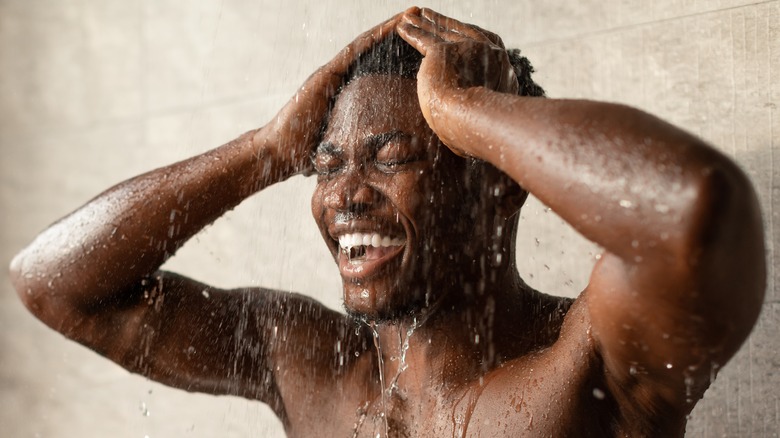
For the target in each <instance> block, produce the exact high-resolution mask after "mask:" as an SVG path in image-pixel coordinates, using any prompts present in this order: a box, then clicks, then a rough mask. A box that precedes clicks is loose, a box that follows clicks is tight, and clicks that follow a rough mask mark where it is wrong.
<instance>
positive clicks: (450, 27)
mask: <svg viewBox="0 0 780 438" xmlns="http://www.w3.org/2000/svg"><path fill="white" fill-rule="evenodd" d="M420 15H421V16H422V18H424V19H425V20H428V21H429V22H431V23H433V25H435V26H438V27H439V28H441V29H442V30H446V31H448V32H451V33H455V34H458V35H462V36H466V37H469V38H471V39H474V40H476V41H480V42H485V43H493V44H497V45H501V44H500V41H501V39H500V38H498V35H496V34H494V33H492V32H487V31H483V29H481V28H480V27H478V26H475V25H473V24H468V23H463V22H461V21H458V20H455V19H454V18H450V17H447V16H445V15H442V14H440V13H438V12H436V11H434V10H432V9H427V8H424V9H422V10H421V11H420ZM461 38H462V37H461ZM501 47H503V45H501Z"/></svg>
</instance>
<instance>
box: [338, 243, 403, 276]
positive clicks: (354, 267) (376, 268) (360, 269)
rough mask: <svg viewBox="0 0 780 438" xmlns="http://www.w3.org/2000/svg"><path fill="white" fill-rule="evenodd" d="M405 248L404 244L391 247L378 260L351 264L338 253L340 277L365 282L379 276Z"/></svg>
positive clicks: (342, 253) (345, 257) (341, 252)
mask: <svg viewBox="0 0 780 438" xmlns="http://www.w3.org/2000/svg"><path fill="white" fill-rule="evenodd" d="M405 248H406V244H405V243H404V244H403V245H399V246H397V247H393V249H392V250H390V251H388V252H387V254H385V255H383V256H382V257H380V258H378V259H373V260H366V261H363V262H362V263H359V264H357V263H353V262H350V261H349V257H348V256H347V254H345V253H344V252H343V251H339V255H338V265H339V271H340V272H341V276H342V277H343V278H346V279H350V280H353V281H360V280H366V279H369V278H371V277H374V276H376V275H377V274H379V273H380V272H381V271H382V270H383V268H384V267H385V266H387V265H388V263H390V262H391V261H392V260H393V259H395V258H396V257H399V255H400V254H401V253H403V251H404V249H405Z"/></svg>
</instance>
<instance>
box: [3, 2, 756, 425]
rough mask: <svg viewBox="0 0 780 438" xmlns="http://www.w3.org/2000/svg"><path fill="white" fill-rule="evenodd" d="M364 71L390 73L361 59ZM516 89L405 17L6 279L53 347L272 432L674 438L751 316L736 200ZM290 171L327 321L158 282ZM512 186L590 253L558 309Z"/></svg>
mask: <svg viewBox="0 0 780 438" xmlns="http://www.w3.org/2000/svg"><path fill="white" fill-rule="evenodd" d="M399 36H400V38H399ZM401 39H403V40H404V41H406V42H407V43H408V44H409V45H410V46H404V45H405V44H406V43H403V44H402V45H401V46H399V45H398V44H397V43H398V42H400V41H401ZM393 41H395V42H393ZM393 44H395V45H394V46H393ZM381 47H384V49H382V48H381ZM388 47H390V48H389V49H388ZM412 48H414V49H416V51H418V52H419V53H420V54H422V55H424V58H423V59H422V63H421V65H419V72H417V71H416V70H415V69H416V68H417V67H414V69H411V70H410V67H409V66H408V62H409V61H408V59H406V58H409V57H407V56H406V55H405V53H408V52H411V53H412V55H414V54H415V50H412ZM383 51H384V53H391V54H397V55H398V56H397V57H398V58H404V59H395V60H393V61H392V62H384V61H382V60H381V59H380V60H379V61H377V62H375V61H372V60H371V59H373V58H372V57H374V58H376V57H375V56H374V54H376V53H379V52H383ZM412 58H413V56H412ZM418 61H419V60H418ZM418 61H412V64H414V63H415V62H418ZM373 64H378V65H379V67H378V68H374V67H375V66H373V67H372V65H373ZM394 66H395V67H394ZM398 66H400V67H398ZM396 67H398V68H396ZM518 72H519V73H520V75H517V74H516V72H515V71H514V70H513V69H512V67H511V66H510V63H509V56H508V54H507V52H506V51H505V50H504V49H503V46H502V43H501V40H500V39H499V38H498V37H496V36H495V35H494V34H492V33H489V32H487V31H484V30H482V29H480V28H477V27H475V26H471V25H468V24H464V23H460V22H457V21H455V20H452V19H449V18H446V17H444V16H441V15H439V14H437V13H435V12H433V11H430V10H420V9H417V8H412V9H410V10H408V11H406V12H405V13H403V14H399V15H398V16H396V17H393V18H392V19H390V20H389V21H387V22H385V23H382V24H380V25H379V26H377V27H376V28H374V29H372V30H370V31H368V32H366V33H365V34H363V35H361V36H360V37H358V38H357V39H356V40H355V41H354V42H352V43H351V44H350V45H349V46H348V47H347V48H345V49H344V50H342V51H341V52H340V53H339V54H338V55H337V56H336V57H335V58H334V59H333V60H332V61H331V62H330V63H328V64H327V65H325V66H324V67H322V68H321V69H319V70H318V71H317V72H315V73H314V74H313V75H312V76H311V77H310V78H309V79H308V80H307V81H306V83H305V84H304V86H303V87H302V88H301V89H300V90H299V91H298V93H297V94H296V95H295V96H294V98H293V99H291V100H290V102H289V103H288V104H287V105H286V106H285V107H284V108H283V109H282V110H281V111H280V112H279V114H278V115H277V116H276V117H274V118H273V119H272V121H271V122H270V123H268V124H267V125H265V126H263V127H262V128H260V129H257V130H255V131H252V132H248V133H246V134H244V135H242V136H240V137H239V138H238V139H236V140H234V141H232V142H230V143H228V144H226V145H224V146H221V147H219V148H216V149H214V150H211V151H209V152H207V153H205V154H202V155H199V156H195V157H193V158H190V159H188V160H185V161H182V162H179V163H176V164H173V165H171V166H168V167H164V168H161V169H157V170H154V171H151V172H149V173H146V174H143V175H140V176H138V177H135V178H133V179H130V180H128V181H126V182H123V183H121V184H119V185H117V186H115V187H113V188H111V189H109V190H107V191H106V192H104V193H103V194H101V195H99V196H98V197H96V198H95V199H93V200H92V201H90V202H89V203H87V204H86V205H85V206H84V207H82V208H81V209H79V210H77V211H76V212H74V213H72V214H71V215H69V216H67V217H65V218H64V219H62V220H61V221H59V222H57V223H55V224H54V225H52V226H51V227H50V228H49V229H48V230H46V231H44V232H43V233H42V234H41V235H40V236H39V237H38V238H37V239H36V240H35V241H34V242H33V243H32V244H31V245H30V246H29V247H28V248H26V249H25V250H24V251H22V252H21V253H20V254H19V255H18V256H17V257H16V258H15V259H14V261H13V262H12V265H11V272H12V275H11V276H12V279H13V282H14V285H15V286H16V288H17V290H18V292H19V296H20V297H21V298H22V300H23V301H24V303H25V304H26V305H27V307H28V308H29V309H30V310H31V311H32V312H33V313H34V314H35V315H36V316H37V317H39V318H40V319H41V320H43V321H44V322H45V323H46V324H48V325H49V326H51V327H53V328H54V329H56V330H59V331H60V332H62V333H63V334H65V335H66V336H68V337H69V338H71V339H73V340H75V341H78V342H80V343H82V344H84V345H86V346H88V347H90V348H92V349H93V350H95V351H97V352H98V353H100V354H102V355H104V356H106V357H108V358H109V359H111V360H113V361H115V362H117V363H118V364H120V365H121V366H123V367H125V368H127V369H128V370H130V371H132V372H135V373H140V374H143V375H145V376H148V377H149V378H151V379H154V380H157V381H159V382H162V383H164V384H167V385H171V386H175V387H178V388H183V389H186V390H189V391H202V392H207V393H211V394H233V395H238V396H242V397H246V398H249V399H254V400H260V401H262V402H264V403H267V404H268V405H269V406H270V407H271V408H272V409H273V410H274V412H275V413H276V414H277V415H278V416H279V418H280V419H281V421H282V423H283V424H284V426H285V428H286V431H287V434H288V435H289V436H296V437H311V436H327V437H349V436H361V437H362V436H366V437H367V436H370V437H375V436H529V437H539V436H552V437H576V436H594V437H607V436H621V437H622V436H630V437H638V436H652V437H672V436H682V435H683V434H684V430H685V424H686V415H687V414H688V413H689V412H690V411H691V410H692V409H693V406H694V404H695V403H696V401H697V400H699V399H700V398H701V396H702V394H703V393H704V391H705V389H706V388H707V387H708V385H709V384H710V383H711V381H712V379H713V378H714V376H715V374H716V373H717V371H718V370H719V368H720V367H722V366H723V365H724V364H725V363H726V362H727V361H728V359H729V358H730V357H731V356H732V355H733V354H734V353H735V352H736V351H737V349H738V348H739V346H740V344H741V343H742V342H743V341H744V340H745V338H746V337H747V336H748V334H749V332H750V330H751V328H752V326H753V324H754V323H755V321H756V318H757V316H758V313H759V310H760V307H761V303H762V299H763V293H764V287H765V261H764V248H763V236H762V224H761V215H760V211H759V206H758V203H757V200H756V196H755V194H754V191H753V189H752V187H751V185H750V183H749V182H748V179H747V178H746V177H745V175H744V174H743V173H742V172H741V171H740V170H739V169H738V168H737V166H735V164H734V163H732V162H731V161H730V160H729V159H727V158H726V157H724V156H723V155H721V154H720V153H718V152H717V151H715V150H714V149H712V148H711V147H709V146H707V145H706V144H704V143H703V142H702V141H701V140H700V139H697V138H695V137H694V136H692V135H690V134H688V133H685V132H683V131H681V130H680V129H678V128H676V127H674V126H671V125H669V124H667V123H665V122H663V121H661V120H659V119H657V118H655V117H653V116H651V115H648V114H645V113H643V112H641V111H638V110H636V109H633V108H629V107H625V106H622V105H616V104H609V103H601V102H591V101H582V100H558V99H544V98H539V97H528V96H526V95H527V94H529V93H530V94H534V91H537V92H538V91H539V89H538V88H535V87H534V86H533V84H532V83H531V82H528V81H529V80H528V78H527V73H528V66H526V68H525V71H521V70H518ZM518 76H521V77H523V76H525V77H524V78H523V80H522V81H518ZM415 77H416V79H415ZM344 82H346V85H344V86H343V87H342V84H343V83H344ZM518 91H521V93H520V94H521V95H518ZM537 94H538V93H537ZM453 152H454V153H453ZM458 156H460V157H458ZM461 157H468V158H461ZM313 172H316V174H317V187H316V190H315V192H314V195H313V197H312V211H313V214H314V217H315V219H316V221H317V223H318V225H319V227H320V230H321V232H322V235H323V237H324V239H325V242H326V244H327V246H328V248H329V249H330V251H331V252H332V254H333V257H334V259H335V260H336V263H337V264H338V268H339V271H340V273H341V277H342V278H343V284H344V291H343V292H344V305H345V308H346V310H347V315H344V314H341V313H338V312H334V311H331V310H329V309H327V308H325V307H323V306H322V305H321V304H319V303H317V302H315V301H313V300H311V299H309V298H307V297H303V296H300V295H295V294H290V293H285V292H281V291H274V290H267V289H258V288H248V289H237V290H217V289H215V288H213V287H209V286H206V285H203V284H199V283H197V282H195V281H193V280H191V279H189V278H185V277H183V276H180V275H176V274H173V273H169V272H161V271H158V268H159V266H160V265H161V264H162V263H163V262H164V261H165V260H166V259H167V258H169V257H170V256H171V255H173V254H174V253H175V252H176V250H177V249H178V248H179V247H180V246H182V245H183V244H184V243H185V242H186V241H187V240H188V239H189V238H191V237H192V236H193V235H195V234H196V233H197V232H198V231H199V230H201V229H202V228H203V227H204V226H206V225H208V224H209V223H211V222H212V221H214V220H216V219H217V218H218V217H220V216H221V215H222V214H223V213H225V212H226V211H227V210H229V209H231V208H233V207H234V206H236V205H237V204H238V203H240V202H241V201H242V200H243V199H245V198H246V197H248V196H250V195H252V194H254V193H256V192H257V191H259V190H262V189H263V188H265V187H267V186H269V185H271V184H274V183H277V182H280V181H284V180H285V179H287V178H289V177H290V176H292V175H295V174H299V173H306V174H310V173H313ZM518 184H519V185H518ZM520 186H522V187H523V188H525V189H526V190H528V191H529V192H530V193H533V194H534V195H535V196H537V197H538V198H539V199H540V200H541V201H542V202H544V203H545V204H547V205H548V206H549V207H551V208H552V209H553V210H554V211H556V212H557V213H558V214H559V215H560V216H561V217H563V218H564V219H565V220H566V221H568V222H569V223H570V224H572V225H573V226H574V227H575V228H576V229H577V230H579V232H581V233H582V234H583V235H584V236H585V237H587V238H588V239H590V240H592V241H594V242H596V243H597V244H599V245H600V246H601V247H603V250H604V252H603V255H602V256H601V257H600V258H599V260H598V262H597V263H596V266H595V268H594V270H593V274H592V276H591V279H590V282H589V284H588V286H587V288H586V290H585V291H583V292H582V294H581V295H580V296H579V297H578V298H577V299H576V300H574V301H571V300H568V299H564V298H558V297H553V296H548V295H544V294H542V293H539V292H536V291H534V290H533V289H531V288H530V287H529V286H527V285H526V284H525V283H523V281H522V280H521V279H520V277H519V275H518V273H517V270H516V268H515V260H514V259H515V248H514V243H515V230H516V226H517V215H516V212H517V210H518V209H519V208H520V206H521V205H522V202H523V200H524V198H525V194H526V192H525V191H523V190H522V189H520ZM204 291H205V293H204Z"/></svg>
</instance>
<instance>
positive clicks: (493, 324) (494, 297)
mask: <svg viewBox="0 0 780 438" xmlns="http://www.w3.org/2000/svg"><path fill="white" fill-rule="evenodd" d="M508 259H509V260H511V258H508ZM509 260H507V259H505V263H501V264H500V265H499V266H492V267H490V268H489V269H487V270H485V269H479V271H480V272H479V273H478V275H477V273H474V272H472V273H471V275H468V276H466V277H464V276H463V275H462V271H461V275H460V276H459V277H455V276H452V277H450V279H449V280H445V279H442V278H439V281H437V282H436V284H434V285H433V286H435V287H436V288H437V290H438V291H439V292H440V294H439V298H438V299H437V300H436V302H434V303H432V304H431V305H430V306H428V307H426V308H425V309H423V310H422V311H421V312H419V313H417V314H416V315H414V316H407V317H404V318H399V319H396V320H393V321H381V322H371V323H368V324H369V327H370V328H371V330H372V335H373V338H374V344H375V348H376V350H377V357H378V361H379V366H380V369H381V376H380V377H381V378H382V380H383V384H384V387H385V388H386V390H385V391H386V395H392V394H395V395H400V396H402V397H405V396H406V395H410V394H411V395H414V394H419V395H423V390H427V391H430V388H442V389H445V388H447V387H450V385H449V383H450V382H454V381H457V382H463V381H469V380H473V379H476V378H479V376H481V375H482V374H484V373H485V372H486V371H489V370H491V369H493V368H495V367H496V366H498V365H499V364H500V363H501V362H502V359H503V358H504V353H505V351H506V349H505V348H504V345H503V343H505V342H506V340H507V339H514V338H515V337H514V336H509V337H507V335H506V333H507V332H509V333H513V332H514V333H519V332H522V328H521V324H519V323H518V322H517V320H518V318H520V319H523V317H522V315H523V314H524V312H525V310H524V309H525V307H527V306H524V305H523V302H524V300H525V297H526V295H527V292H528V290H527V288H526V286H525V285H524V283H523V282H522V280H521V279H520V277H519V275H518V274H517V270H516V268H515V266H514V265H513V264H510V263H508V261H509ZM453 279H458V280H457V281H453ZM464 280H465V281H464ZM432 281H436V280H432ZM507 309H510V310H511V311H510V312H507V311H506V310H507ZM509 315H511V318H508V317H507V316H509ZM494 333H502V335H501V338H497V337H494Z"/></svg>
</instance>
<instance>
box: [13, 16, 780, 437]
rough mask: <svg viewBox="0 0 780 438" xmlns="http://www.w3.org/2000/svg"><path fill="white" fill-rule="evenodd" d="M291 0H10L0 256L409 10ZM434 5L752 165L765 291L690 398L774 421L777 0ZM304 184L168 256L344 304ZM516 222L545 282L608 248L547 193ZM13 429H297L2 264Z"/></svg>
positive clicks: (271, 101) (262, 106) (774, 425)
mask: <svg viewBox="0 0 780 438" xmlns="http://www.w3.org/2000/svg"><path fill="white" fill-rule="evenodd" d="M283 3H292V2H281V1H280V2H276V3H271V2H269V1H258V0H197V1H190V2H180V1H173V0H138V1H124V0H121V1H120V0H110V1H108V0H106V1H87V0H69V1H61V0H60V1H58V0H39V1H30V0H0V146H1V147H2V160H0V182H1V185H0V262H2V263H3V264H7V263H8V261H9V260H10V258H11V257H12V255H13V254H14V253H15V252H16V251H18V250H19V249H20V248H21V247H23V246H24V245H25V244H26V243H27V242H29V241H30V240H31V239H32V238H33V237H34V236H35V234H36V233H37V232H39V231H40V230H41V229H43V228H44V227H45V226H47V225H48V224H49V223H51V222H52V221H54V220H55V219H57V218H59V217H60V216H62V215H64V214H66V213H67V212H69V211H71V210H72V209H74V208H75V207H77V206H79V205H81V204H82V203H83V202H86V201H87V200H88V199H90V198H91V197H92V196H94V195H95V194H97V193H99V192H100V191H101V190H103V189H104V188H106V187H108V186H110V185H112V184H114V183H117V182H119V181H121V180H123V179H125V178H128V177H130V176H133V175H135V174H137V173H140V172H143V171H145V170H148V169H151V168H153V167H157V166H161V165H164V164H167V163H170V162H172V161H175V160H178V159H182V158H185V157H187V156H190V155H192V154H195V153H198V152H201V151H204V150H206V149H208V148H211V147H214V146H217V145H219V144H222V143H224V142H226V141H228V140H230V139H231V138H233V137H235V136H237V135H238V134H240V133H242V132H244V131H246V130H249V129H252V128H255V127H257V126H259V125H260V124H262V123H264V122H265V121H267V120H268V119H269V118H270V117H272V116H273V115H274V113H275V111H276V109H278V108H279V107H280V106H281V105H282V104H283V102H284V101H285V100H286V99H287V98H288V97H289V96H290V95H291V94H292V93H293V91H294V90H295V88H296V87H297V86H298V85H299V84H300V83H301V82H302V81H303V80H304V79H305V78H306V76H308V74H309V73H311V71H313V70H314V69H315V68H316V67H317V66H318V65H320V64H322V63H324V62H326V61H327V60H328V59H329V58H330V57H331V56H332V55H333V54H335V52H336V51H337V50H338V49H339V48H341V47H342V46H343V45H345V44H346V43H348V42H349V41H350V40H351V39H352V37H354V36H355V35H357V34H358V33H359V32H361V31H362V30H364V29H366V28H369V27H371V26H372V25H373V24H375V23H377V22H379V21H381V20H383V19H385V18H387V17H389V16H390V15H392V14H393V13H395V12H398V11H400V10H402V9H404V8H406V7H407V6H408V4H405V3H399V2H394V1H393V2H390V1H381V2H370V3H369V2H360V1H351V2H346V1H337V0H321V1H318V2H297V3H294V4H284V5H283ZM428 6H431V7H433V8H435V9H438V10H440V11H441V12H444V13H445V14H448V15H451V16H453V17H456V18H459V19H462V20H464V21H468V22H473V23H476V24H479V25H481V26H483V27H485V28H488V29H491V30H494V31H496V32H497V33H499V34H500V35H502V36H503V38H504V41H505V42H506V43H507V45H508V46H511V47H520V48H521V49H523V51H524V52H525V53H526V54H527V55H528V56H529V57H530V58H531V60H532V61H533V62H534V64H535V66H536V68H537V70H538V73H537V76H536V77H537V79H538V81H539V82H540V83H542V84H543V85H544V86H545V88H546V89H547V91H548V94H549V95H550V96H551V97H582V98H592V99H602V100H610V101H618V102H623V103H627V104H630V105H634V106H637V107H640V108H642V109H645V110H647V111H650V112H652V113H655V114H657V115H659V116H661V117H663V118H666V119H668V120H669V121H671V122H673V123H675V124H678V125H680V126H683V127H684V128H686V129H688V130H690V131H692V132H694V133H696V134H698V135H700V136H701V137H703V138H704V139H706V140H708V141H710V142H711V143H712V144H714V145H715V146H716V147H718V148H719V149H721V150H722V151H724V152H725V153H726V154H728V155H730V156H732V157H733V158H734V159H735V160H737V161H738V162H739V163H740V164H741V165H742V166H743V167H744V168H745V170H746V171H747V172H748V174H749V175H750V176H751V177H752V179H753V182H754V184H755V186H756V188H757V190H758V192H759V195H760V197H761V200H762V202H763V206H764V214H765V224H766V236H767V248H768V255H767V256H768V258H769V261H770V265H771V269H770V278H769V289H768V293H767V301H766V305H765V308H764V312H763V315H762V317H761V320H760V321H759V323H758V326H757V327H756V329H755V330H754V333H753V334H752V335H751V337H750V339H749V341H748V342H747V343H746V344H745V345H744V347H743V348H742V350H741V351H740V353H739V354H738V355H737V357H736V358H735V359H733V360H732V362H731V363H730V364H728V365H727V367H726V368H725V369H724V371H723V372H722V373H721V375H720V377H719V378H718V380H717V381H716V383H715V384H714V385H713V387H712V388H711V389H710V390H709V391H708V392H707V394H706V396H705V398H704V400H703V401H702V402H701V403H700V404H699V406H697V408H696V409H695V410H694V412H693V415H692V419H691V421H690V424H689V427H688V436H692V437H721V436H727V437H746V436H751V437H763V436H778V429H780V413H779V411H778V409H779V408H778V405H779V403H780V401H779V400H778V398H779V397H780V369H778V365H779V363H780V354H778V353H777V351H778V349H780V348H779V347H780V341H778V339H777V333H778V331H779V329H780V292H779V291H778V290H777V280H778V275H780V274H779V273H778V270H777V269H776V265H777V263H776V261H775V248H776V247H777V246H778V245H777V244H779V243H780V228H779V227H780V218H777V217H776V213H775V212H774V210H773V205H774V204H775V203H777V201H778V193H779V192H778V184H779V182H778V181H780V174H779V173H780V151H778V150H777V148H778V139H777V138H778V135H780V134H779V133H780V116H779V115H778V108H777V107H778V105H780V1H777V0H775V1H763V2H762V1H749V0H669V1H654V2H646V1H642V0H601V1H596V0H581V1H577V2H574V1H563V0H557V1H545V2H541V1H527V0H522V1H521V0H500V1H499V0H494V1H485V2H477V1H454V0H453V1H434V2H431V3H429V4H428ZM776 155H777V156H776ZM775 164H778V166H777V167H775ZM311 188H312V181H310V180H306V179H303V178H300V179H295V180H292V181H290V182H286V183H284V184H280V185H278V186H275V187H272V188H271V189H269V190H267V191H265V192H263V193H262V194H260V195H258V196H256V197H254V198H252V199H250V200H249V201H247V202H246V203H244V204H242V205H241V206H240V207H239V208H237V209H236V210H235V211H234V212H231V213H230V214H229V215H228V216H227V217H226V218H225V219H222V220H220V221H218V222H217V223H216V224H214V225H213V226H211V227H210V228H209V229H208V230H207V231H206V232H205V233H203V234H201V235H199V236H198V237H196V238H195V239H194V241H193V242H192V243H191V244H189V245H188V246H186V247H185V248H184V249H183V250H182V251H181V252H180V254H179V255H177V257H175V258H174V259H173V260H172V261H171V262H170V263H169V265H168V268H170V269H173V270H177V271H180V272H183V273H185V274H188V275H190V276H192V277H194V278H196V279H198V280H201V281H204V282H209V283H214V284H216V285H219V286H224V287H230V286H238V285H263V286H268V287H275V288H281V289H285V290H294V291H299V292H303V293H307V294H310V295H312V296H315V297H316V298H318V299H320V300H322V301H323V302H325V303H326V304H327V305H329V306H332V307H335V308H338V307H339V289H340V285H339V280H338V277H337V275H336V271H335V268H334V267H333V265H332V262H331V261H330V258H329V255H328V254H327V252H326V250H325V247H324V245H322V243H321V242H320V237H319V234H318V232H317V230H316V229H315V227H314V223H313V221H312V220H311V219H310V218H309V216H310V215H309V213H308V196H309V195H310V193H311ZM521 225H522V232H521V235H520V237H519V239H520V244H519V254H520V256H519V259H520V260H521V266H520V270H521V273H522V274H523V276H524V277H525V278H526V279H527V280H528V281H529V282H530V283H531V284H533V285H534V286H537V287H538V288H540V289H542V290H544V291H547V292H551V293H557V294H565V295H575V294H576V293H577V291H579V290H581V288H582V287H583V286H584V285H585V282H586V281H587V277H588V272H589V270H590V267H591V266H592V262H593V255H594V254H595V252H596V250H597V249H596V248H595V247H593V246H592V245H591V244H589V243H588V242H586V241H584V240H583V239H582V238H580V237H579V236H577V235H576V233H574V232H573V231H572V230H571V229H569V228H567V227H565V226H564V225H562V223H561V221H560V219H558V218H557V216H555V215H554V214H553V213H551V212H548V211H547V210H546V209H545V208H544V207H543V206H541V205H539V204H538V203H535V202H532V203H531V204H530V205H528V206H527V207H526V208H525V209H524V211H523V213H522V218H521ZM735 293H738V291H735ZM0 425H2V433H0V434H1V435H3V436H6V435H7V436H14V437H36V436H40V437H77V436H81V437H101V436H112V437H136V438H138V437H144V436H149V437H180V436H181V437H190V436H191V437H214V436H235V437H244V436H283V432H282V430H281V428H280V426H279V423H278V422H277V421H276V420H275V419H274V418H273V416H272V415H271V414H270V411H269V410H268V409H267V408H265V407H264V406H262V405H260V404H257V403H250V402H247V401H244V400H241V399H237V398H230V397H210V396H203V395H196V394H188V393H186V392H183V391H177V390H171V389H168V388H165V387H163V386H160V385H157V384H155V383H152V382H149V381H146V380H145V379H141V378H139V377H136V376H132V375H129V374H127V373H126V372H125V371H123V370H122V369H120V368H118V367H117V366H115V365H113V364H111V363H109V362H107V361H105V360H103V359H101V358H99V357H97V356H96V355H95V354H93V353H91V352H89V351H87V350H86V349H84V348H83V347H80V346H78V345H75V344H73V343H71V342H66V341H65V340H64V339H63V338H62V337H61V336H60V335H58V334H57V333H55V332H53V331H51V330H49V329H47V328H45V327H44V326H43V325H42V324H41V323H39V322H37V321H36V320H35V319H33V318H32V317H31V316H29V315H28V314H27V313H26V311H25V310H24V309H23V308H22V306H21V305H20V304H19V303H18V300H17V299H16V296H15V294H14V293H13V291H12V290H11V287H10V286H9V284H8V281H7V273H6V271H5V270H4V269H3V270H0Z"/></svg>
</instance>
